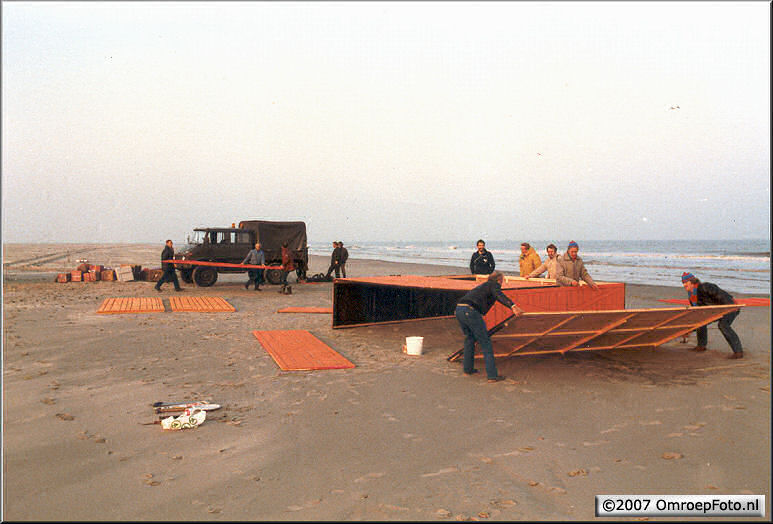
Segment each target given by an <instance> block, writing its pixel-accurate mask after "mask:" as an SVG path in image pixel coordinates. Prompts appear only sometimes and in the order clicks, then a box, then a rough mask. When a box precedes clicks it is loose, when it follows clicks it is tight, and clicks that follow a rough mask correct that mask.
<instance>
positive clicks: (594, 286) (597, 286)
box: [590, 282, 599, 291]
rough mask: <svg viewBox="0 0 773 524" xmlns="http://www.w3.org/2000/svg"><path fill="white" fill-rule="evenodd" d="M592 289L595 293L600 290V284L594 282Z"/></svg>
mask: <svg viewBox="0 0 773 524" xmlns="http://www.w3.org/2000/svg"><path fill="white" fill-rule="evenodd" d="M590 287H591V289H592V290H593V291H598V290H599V285H598V284H596V283H595V282H594V283H593V284H591V286H590Z"/></svg>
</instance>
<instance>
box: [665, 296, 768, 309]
mask: <svg viewBox="0 0 773 524" xmlns="http://www.w3.org/2000/svg"><path fill="white" fill-rule="evenodd" d="M658 302H665V303H667V304H681V305H683V306H686V305H688V304H689V303H690V301H689V300H687V299H686V298H659V299H658ZM735 303H736V304H738V305H739V306H760V307H769V306H770V299H769V298H763V297H749V298H736V299H735Z"/></svg>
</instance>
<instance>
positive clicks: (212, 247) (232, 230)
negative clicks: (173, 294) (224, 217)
mask: <svg viewBox="0 0 773 524" xmlns="http://www.w3.org/2000/svg"><path fill="white" fill-rule="evenodd" d="M234 225H235V224H232V225H231V226H232V227H201V228H195V229H194V230H193V235H189V236H188V243H187V245H186V246H185V247H184V248H183V249H182V250H180V251H179V252H178V253H175V259H179V260H196V261H204V262H225V263H228V264H240V263H241V262H242V260H244V257H246V256H247V253H248V252H249V251H250V249H252V248H253V247H254V246H255V243H256V242H260V245H261V249H263V253H264V254H265V256H266V265H267V266H279V265H281V264H282V244H283V243H284V242H287V247H288V249H290V251H291V253H292V254H293V259H294V261H295V267H296V275H297V278H298V280H305V279H306V271H307V270H308V267H309V248H308V246H307V243H306V224H305V223H304V222H272V221H268V220H244V221H242V222H239V227H233V226H234ZM177 269H178V270H179V271H180V277H181V278H182V280H183V282H187V283H192V282H195V283H196V285H197V286H201V287H209V286H211V285H213V284H214V283H215V282H217V275H218V273H244V272H246V271H247V270H246V269H242V268H231V267H212V266H197V265H187V266H186V265H185V264H177ZM263 278H264V280H265V281H266V282H268V283H270V284H279V281H280V279H281V271H280V270H278V269H266V270H264V272H263Z"/></svg>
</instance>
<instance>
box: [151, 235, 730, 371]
mask: <svg viewBox="0 0 773 524" xmlns="http://www.w3.org/2000/svg"><path fill="white" fill-rule="evenodd" d="M579 249H580V247H579V245H578V244H577V242H575V241H573V240H572V241H571V242H569V244H568V245H567V249H566V253H564V254H563V255H557V254H556V253H557V251H558V250H557V248H556V246H555V245H554V244H549V245H548V246H547V248H546V251H547V255H548V258H547V259H546V260H545V261H544V262H542V260H541V259H540V258H539V255H537V253H536V252H535V251H534V248H532V247H531V246H530V245H529V244H528V243H527V242H524V243H522V244H521V257H520V266H521V267H520V269H521V276H522V277H524V278H526V279H529V278H534V277H538V276H540V275H542V274H543V273H545V272H547V274H548V278H553V279H555V280H556V282H557V283H558V284H559V285H561V286H579V285H580V281H581V280H582V281H584V282H585V283H586V284H588V285H589V286H590V287H591V288H592V289H598V285H597V284H596V283H595V282H594V281H593V279H592V278H591V276H590V275H589V274H588V271H587V270H586V269H585V264H584V263H583V261H582V259H581V258H580V257H579V256H578V255H577V253H578V252H579ZM173 258H174V248H173V244H172V241H171V240H167V241H166V245H165V246H164V250H163V251H162V252H161V261H162V267H163V269H164V274H163V275H162V277H161V279H160V280H159V281H158V282H157V283H156V290H157V291H161V286H162V284H164V282H172V283H173V284H174V287H175V291H182V288H181V287H180V283H179V281H178V280H177V275H176V273H175V267H174V264H169V263H164V262H163V261H164V260H172V259H173ZM348 258H349V252H348V251H347V249H346V248H345V247H344V244H343V242H340V241H335V242H333V254H332V255H331V257H330V267H329V268H328V270H327V275H326V277H329V276H330V274H331V273H332V272H333V271H335V274H336V278H340V276H341V274H343V277H344V278H346V261H347V259H348ZM242 264H249V265H256V266H258V265H265V255H264V253H263V250H262V249H261V247H260V243H259V242H258V243H256V244H255V247H254V248H253V249H251V250H250V252H249V253H247V256H246V257H245V258H244V260H243V261H242ZM495 267H496V263H495V262H494V255H492V254H491V252H490V251H488V250H487V249H486V243H485V242H484V241H483V240H482V239H481V240H478V242H477V251H476V252H475V253H473V255H472V258H471V259H470V271H471V272H472V273H473V274H479V275H481V274H482V275H488V278H487V279H486V282H484V283H483V284H481V285H479V286H476V287H475V288H473V289H472V290H470V291H469V292H468V293H467V294H465V295H464V296H463V297H462V298H460V299H459V302H458V303H457V306H456V311H455V314H456V319H457V321H458V322H459V326H460V327H461V329H462V333H463V334H464V337H465V338H464V356H463V361H462V362H463V369H464V373H465V374H467V375H473V374H475V373H477V372H478V371H477V370H476V369H475V367H474V363H475V361H474V355H475V342H477V343H478V344H479V345H480V348H481V352H482V354H483V359H484V364H485V368H486V375H487V379H488V382H499V381H501V380H502V379H504V376H503V375H499V374H498V373H497V367H496V362H495V360H494V352H493V347H492V345H491V337H490V336H489V334H488V329H487V328H486V323H485V321H484V320H483V317H484V316H485V315H486V313H488V311H489V310H490V309H491V308H492V307H493V305H494V303H495V302H500V303H502V304H504V305H505V306H507V307H508V308H510V309H511V310H512V312H513V315H515V316H516V317H518V316H520V315H522V314H523V313H524V311H523V310H522V309H521V308H520V307H519V306H518V305H517V304H515V303H514V302H513V301H512V300H510V299H509V298H508V297H507V295H505V294H504V293H502V283H503V282H504V274H503V273H502V272H500V271H495V269H494V268H495ZM294 269H295V267H294V263H293V257H292V256H291V253H290V250H289V249H288V247H287V243H286V242H285V243H284V244H283V245H282V277H281V283H282V289H280V291H279V292H280V293H287V294H289V293H292V290H291V289H290V288H289V286H288V285H287V275H288V274H289V273H290V272H291V271H293V270H294ZM247 273H248V276H249V280H248V281H247V283H245V284H244V287H245V289H248V288H249V286H250V284H254V286H255V290H256V291H259V290H260V284H261V283H262V282H263V270H262V269H257V268H256V269H248V270H247ZM682 285H683V286H684V289H685V291H687V296H688V299H689V303H690V306H695V307H697V306H707V305H727V304H735V303H736V302H735V299H734V298H733V297H732V296H731V295H730V294H729V293H728V292H727V291H724V290H723V289H721V288H719V287H718V286H717V285H715V284H712V283H710V282H701V281H700V280H698V279H697V278H696V277H695V276H694V275H693V274H692V273H688V272H684V273H683V274H682ZM739 313H740V311H734V312H732V313H728V314H727V315H724V316H723V317H722V318H721V319H720V320H719V331H720V332H721V333H722V335H723V336H724V337H725V340H727V343H728V344H729V345H730V348H731V349H732V350H733V353H732V354H731V355H730V357H729V358H732V359H738V358H743V347H742V345H741V340H740V338H739V337H738V335H737V334H736V332H735V331H734V330H733V328H732V327H730V325H731V324H732V323H733V321H734V320H735V318H736V317H737V316H738V314H739ZM697 336H698V345H697V346H696V347H695V348H693V350H694V351H698V352H701V351H706V344H707V343H708V329H707V326H701V327H700V328H698V329H697Z"/></svg>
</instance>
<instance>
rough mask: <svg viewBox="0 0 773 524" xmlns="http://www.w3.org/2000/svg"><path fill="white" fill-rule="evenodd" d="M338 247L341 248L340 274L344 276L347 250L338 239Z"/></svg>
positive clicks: (347, 256) (347, 258)
mask: <svg viewBox="0 0 773 524" xmlns="http://www.w3.org/2000/svg"><path fill="white" fill-rule="evenodd" d="M338 248H339V249H340V250H341V263H340V266H341V276H342V277H344V278H346V261H347V260H349V251H348V250H347V249H346V248H345V247H344V243H343V242H341V241H340V240H339V241H338ZM336 276H338V271H336Z"/></svg>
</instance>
